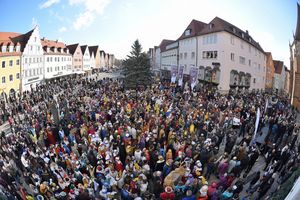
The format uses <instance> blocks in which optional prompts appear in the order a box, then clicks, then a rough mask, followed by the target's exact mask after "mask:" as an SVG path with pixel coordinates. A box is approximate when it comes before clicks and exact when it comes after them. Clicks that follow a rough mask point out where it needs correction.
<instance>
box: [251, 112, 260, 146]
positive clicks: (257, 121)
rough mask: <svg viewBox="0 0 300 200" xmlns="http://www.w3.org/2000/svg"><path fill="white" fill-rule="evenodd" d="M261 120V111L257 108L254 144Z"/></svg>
mask: <svg viewBox="0 0 300 200" xmlns="http://www.w3.org/2000/svg"><path fill="white" fill-rule="evenodd" d="M259 119H260V109H259V108H257V111H256V121H255V131H254V134H253V138H252V144H253V143H254V141H255V138H256V133H257V129H258V125H259Z"/></svg>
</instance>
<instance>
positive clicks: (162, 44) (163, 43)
mask: <svg viewBox="0 0 300 200" xmlns="http://www.w3.org/2000/svg"><path fill="white" fill-rule="evenodd" d="M172 42H175V40H167V39H163V40H162V41H161V43H160V44H159V48H160V51H161V52H162V51H165V50H166V46H167V45H168V44H171V43H172Z"/></svg>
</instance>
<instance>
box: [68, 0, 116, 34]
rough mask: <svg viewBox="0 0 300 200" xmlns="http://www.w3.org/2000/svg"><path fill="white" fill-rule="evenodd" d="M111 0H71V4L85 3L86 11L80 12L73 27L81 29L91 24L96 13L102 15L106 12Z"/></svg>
mask: <svg viewBox="0 0 300 200" xmlns="http://www.w3.org/2000/svg"><path fill="white" fill-rule="evenodd" d="M110 2H111V0H69V4H70V5H71V6H73V5H83V6H84V12H82V13H80V14H79V15H78V17H77V19H76V20H75V22H74V23H73V27H74V28H75V29H76V30H79V29H81V28H83V27H88V26H90V25H91V24H92V23H93V22H94V19H95V18H96V15H99V14H100V15H101V14H103V13H104V9H105V7H106V6H107V5H108V4H109V3H110Z"/></svg>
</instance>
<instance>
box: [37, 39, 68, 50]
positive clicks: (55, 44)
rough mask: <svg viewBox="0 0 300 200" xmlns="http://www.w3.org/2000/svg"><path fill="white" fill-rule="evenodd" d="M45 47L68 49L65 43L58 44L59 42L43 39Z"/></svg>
mask: <svg viewBox="0 0 300 200" xmlns="http://www.w3.org/2000/svg"><path fill="white" fill-rule="evenodd" d="M41 42H42V46H43V47H55V48H66V45H65V44H64V43H63V42H58V41H57V40H56V41H54V40H47V39H44V38H43V39H41Z"/></svg>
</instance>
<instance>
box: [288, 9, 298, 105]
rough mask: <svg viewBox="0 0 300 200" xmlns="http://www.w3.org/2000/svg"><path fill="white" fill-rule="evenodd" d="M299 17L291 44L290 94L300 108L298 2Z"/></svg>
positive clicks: (292, 102)
mask: <svg viewBox="0 0 300 200" xmlns="http://www.w3.org/2000/svg"><path fill="white" fill-rule="evenodd" d="M297 11H298V18H297V25H296V33H295V35H294V41H293V43H292V44H290V65H291V70H290V88H289V91H290V94H291V104H292V105H293V106H295V107H296V108H297V109H298V110H300V89H299V88H300V6H299V4H297Z"/></svg>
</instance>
